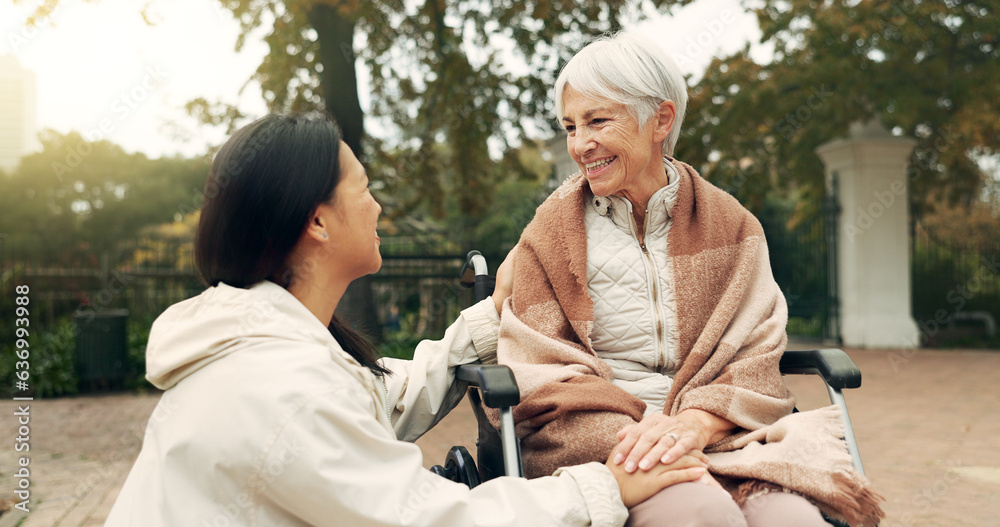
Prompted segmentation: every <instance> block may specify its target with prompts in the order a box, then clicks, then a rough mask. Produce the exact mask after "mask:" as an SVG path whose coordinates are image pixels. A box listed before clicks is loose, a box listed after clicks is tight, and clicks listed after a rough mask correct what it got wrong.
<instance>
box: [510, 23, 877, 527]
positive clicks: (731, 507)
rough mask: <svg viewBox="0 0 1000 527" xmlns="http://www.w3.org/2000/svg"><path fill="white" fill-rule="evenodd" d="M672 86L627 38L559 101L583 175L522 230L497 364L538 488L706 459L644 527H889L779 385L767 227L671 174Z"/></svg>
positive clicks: (640, 517)
mask: <svg viewBox="0 0 1000 527" xmlns="http://www.w3.org/2000/svg"><path fill="white" fill-rule="evenodd" d="M686 102H687V95H686V92H685V84H684V79H683V78H682V76H681V74H680V72H679V71H678V69H677V66H676V65H675V64H674V63H673V61H672V60H670V59H669V58H668V57H667V56H666V55H665V53H664V52H663V51H662V50H661V49H660V48H659V47H658V46H657V45H656V44H655V43H652V42H649V41H648V40H646V39H643V38H641V37H638V36H636V35H632V34H628V33H620V34H618V35H617V36H615V37H612V38H605V39H601V40H598V41H596V42H594V43H591V44H590V45H588V46H587V47H585V48H584V49H583V50H582V51H580V52H579V53H578V54H577V55H576V56H575V57H574V58H573V59H572V60H571V61H570V62H569V63H568V64H567V65H566V67H565V68H564V69H563V71H562V73H561V74H560V76H559V78H558V80H557V81H556V86H555V103H556V104H555V106H556V111H557V112H558V118H559V120H560V122H561V124H562V126H563V127H564V128H565V130H566V133H567V148H568V150H569V154H570V156H572V158H573V160H574V161H575V162H576V163H577V165H578V166H579V167H580V173H578V174H576V175H574V176H571V177H570V178H569V179H567V180H566V182H565V183H563V184H562V186H561V187H559V188H558V189H557V190H556V191H555V192H554V193H553V194H552V195H551V196H550V197H549V198H548V199H547V200H546V201H545V202H544V203H543V204H542V205H541V206H540V207H539V208H538V211H537V212H536V215H535V218H534V219H533V220H532V222H531V223H530V224H529V225H528V227H527V228H526V229H525V231H524V233H523V235H522V237H521V241H520V242H519V244H518V245H519V247H520V249H519V251H518V253H517V255H516V259H515V263H514V266H515V267H514V268H515V274H516V280H515V282H514V289H513V295H512V296H511V297H510V299H509V301H508V302H507V304H506V305H505V308H504V316H503V317H502V319H501V327H500V342H499V348H498V356H499V360H500V362H501V363H506V364H508V365H510V366H511V367H512V368H513V369H514V372H515V375H516V376H517V380H518V383H519V385H520V386H521V389H522V402H521V404H520V405H519V406H518V407H516V408H515V420H516V422H517V430H518V435H519V437H521V438H522V447H523V450H524V456H525V459H524V460H525V466H526V469H527V472H528V475H529V477H538V476H543V475H548V474H551V473H552V472H553V471H554V470H556V468H558V467H560V466H564V465H574V464H578V463H583V462H588V461H599V460H603V459H605V458H607V457H608V456H609V455H610V454H612V453H614V454H615V455H614V456H613V458H612V459H613V461H614V462H616V463H624V468H625V470H626V471H629V472H631V471H635V470H648V469H650V468H651V467H653V466H656V465H657V464H659V463H670V462H672V461H673V460H675V459H677V458H678V457H679V456H681V455H684V454H687V453H692V452H700V451H702V450H704V451H705V452H706V453H709V454H710V455H709V460H710V464H709V471H710V473H711V474H712V476H714V477H712V476H708V475H706V476H705V477H703V478H701V480H699V481H697V482H683V483H678V484H675V485H673V486H670V487H668V488H666V489H664V490H662V491H660V492H659V493H658V494H656V495H655V496H654V497H652V498H651V499H649V500H647V501H646V502H644V503H642V504H639V505H637V506H635V507H633V508H632V509H631V510H630V523H631V524H632V525H662V526H686V525H724V526H727V527H729V526H737V525H750V526H759V525H760V526H762V525H768V526H781V525H789V526H792V525H794V526H797V527H803V526H813V525H815V526H820V525H826V523H825V521H824V520H823V518H822V516H821V514H820V511H822V512H823V513H826V514H827V515H829V516H831V517H834V518H839V519H844V520H847V521H849V522H850V523H853V524H856V525H857V524H864V525H871V524H874V523H876V522H877V520H878V518H880V517H881V515H882V511H881V510H880V508H879V505H878V501H879V500H880V499H881V498H880V496H878V494H876V493H874V492H873V491H872V490H871V489H870V488H869V484H868V481H867V480H866V479H865V478H864V476H862V475H861V474H859V473H857V472H856V471H855V470H854V469H853V467H852V466H851V462H850V458H849V456H848V454H847V453H846V447H844V446H843V442H842V441H841V439H840V438H842V437H843V435H842V434H843V432H842V428H841V424H840V420H839V414H838V412H837V411H836V409H835V408H826V409H820V410H816V411H811V412H802V413H797V414H791V411H792V407H793V404H794V401H793V399H792V397H791V395H790V394H789V393H788V391H787V389H786V388H785V385H784V382H783V381H782V379H781V375H780V373H779V371H778V361H779V358H780V357H781V354H782V352H783V351H784V349H785V344H786V342H787V337H786V335H785V324H786V321H787V308H786V305H785V301H784V298H783V296H782V294H781V291H780V290H779V288H778V286H777V284H776V283H775V282H774V279H773V277H772V275H771V270H770V267H769V264H768V253H767V245H766V243H765V240H764V233H763V231H762V230H761V227H760V224H759V222H758V221H757V220H756V219H755V218H754V217H753V215H751V214H750V213H749V212H748V211H747V210H746V209H744V208H743V207H742V206H741V205H740V204H739V203H738V202H737V201H736V200H735V199H733V198H732V197H731V196H729V195H728V194H726V193H725V192H723V191H721V190H719V189H718V188H716V187H714V186H712V185H711V184H710V183H708V182H707V181H705V180H704V179H702V178H701V177H700V176H699V175H698V173H697V172H696V171H695V170H694V169H693V168H691V167H690V166H688V165H687V164H685V163H683V162H681V161H678V160H676V159H674V158H673V157H672V154H673V150H674V145H675V144H676V142H677V137H678V135H679V133H680V124H681V121H682V120H683V117H684V110H685V106H686Z"/></svg>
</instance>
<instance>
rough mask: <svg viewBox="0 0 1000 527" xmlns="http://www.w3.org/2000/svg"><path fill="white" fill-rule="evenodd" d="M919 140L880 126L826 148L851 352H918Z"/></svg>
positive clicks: (854, 129)
mask: <svg viewBox="0 0 1000 527" xmlns="http://www.w3.org/2000/svg"><path fill="white" fill-rule="evenodd" d="M915 144H916V141H914V140H913V139H909V138H903V137H894V136H892V135H891V134H890V133H889V132H888V131H886V130H885V128H883V127H882V125H881V124H880V123H879V122H878V121H877V120H874V121H870V122H868V123H855V124H853V125H851V127H850V130H849V133H848V137H847V138H846V139H836V140H833V141H830V142H828V143H825V144H823V145H820V147H819V148H817V149H816V153H817V154H818V155H819V157H820V158H821V159H822V160H823V163H824V164H825V165H826V183H827V192H837V196H836V197H837V199H838V201H839V202H840V209H841V213H840V219H839V220H838V225H837V236H838V239H837V250H838V257H837V266H838V269H837V271H838V278H837V286H838V291H837V293H838V297H839V300H840V320H841V339H842V341H843V344H844V345H845V346H848V347H858V348H915V347H917V346H918V345H919V333H918V329H917V324H916V322H915V321H914V320H913V315H912V314H911V305H912V301H911V294H910V243H909V187H908V185H907V178H906V165H907V160H908V159H909V156H910V152H911V151H912V150H913V147H914V145H915Z"/></svg>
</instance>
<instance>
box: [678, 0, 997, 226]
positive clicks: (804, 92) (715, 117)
mask: <svg viewBox="0 0 1000 527" xmlns="http://www.w3.org/2000/svg"><path fill="white" fill-rule="evenodd" d="M754 11H755V12H756V14H757V17H758V20H759V23H760V27H761V30H762V33H763V37H762V41H764V42H766V43H768V44H771V45H773V47H774V51H775V55H774V60H773V61H772V62H771V63H769V64H758V63H756V62H755V61H754V60H753V59H752V58H751V57H750V53H749V49H748V48H747V49H744V50H742V51H740V52H738V53H736V54H734V55H732V56H729V57H726V58H722V59H716V60H715V61H713V62H712V64H711V65H710V66H709V68H708V70H707V71H706V73H705V75H704V77H703V78H702V79H701V80H700V81H699V82H698V83H697V84H696V85H695V86H694V87H693V88H692V89H691V95H692V98H691V101H690V103H689V108H690V109H691V111H690V112H689V117H688V119H687V123H686V126H685V131H684V136H683V137H682V139H681V141H680V142H679V144H678V155H679V157H681V158H682V159H685V160H688V161H689V162H691V163H693V164H694V165H695V166H696V167H699V168H700V169H701V170H702V172H703V173H704V174H707V175H708V176H709V177H710V178H711V179H712V180H713V181H715V182H716V183H717V184H719V185H721V186H723V187H727V188H730V189H731V190H732V191H733V192H734V193H735V194H736V195H737V196H738V197H740V198H741V199H742V200H743V201H744V203H747V204H748V205H749V206H750V207H751V208H752V209H753V208H756V207H758V206H759V205H760V204H761V203H762V202H763V199H764V196H765V195H766V194H767V193H768V192H774V191H777V192H781V193H784V194H786V195H795V196H796V197H797V198H799V199H800V203H801V204H802V205H801V206H803V207H806V208H808V207H816V206H818V205H819V204H820V203H821V199H819V198H820V197H821V196H822V193H823V177H822V174H823V166H822V164H821V163H820V160H819V158H818V157H817V156H816V155H815V154H814V150H815V148H816V147H817V146H819V145H820V144H822V143H824V142H826V141H829V140H831V139H833V138H836V137H840V136H843V135H845V134H846V132H847V130H848V126H849V125H850V124H851V123H852V122H855V121H858V120H868V119H870V118H878V119H881V121H882V122H883V123H884V124H885V125H886V126H887V127H888V128H890V129H892V130H893V131H894V132H896V133H899V134H902V135H907V136H911V137H915V138H917V140H918V141H919V142H918V145H917V147H916V148H915V149H914V152H913V155H912V157H911V160H910V161H911V163H910V164H911V168H910V173H909V176H910V177H909V179H910V184H911V195H912V196H913V197H914V198H913V199H914V207H915V212H916V213H917V214H920V213H922V212H923V211H924V210H928V209H930V208H932V207H933V204H934V203H936V202H942V201H948V202H952V203H956V202H961V203H970V202H972V201H974V200H975V199H977V197H978V195H979V191H980V189H981V188H982V186H983V183H984V179H985V177H984V174H983V172H982V170H981V169H980V168H979V166H978V165H977V164H976V158H977V156H990V155H996V154H998V153H1000V143H998V139H997V137H998V136H1000V120H998V119H997V118H996V116H997V115H1000V84H998V83H997V82H996V79H997V78H1000V50H998V48H997V45H998V43H1000V42H998V39H1000V37H998V35H1000V16H998V14H1000V13H997V6H996V4H995V3H994V2H980V1H971V2H957V1H946V2H926V1H921V0H901V1H899V2H879V1H877V0H828V1H817V0H790V1H784V0H762V1H761V2H760V3H759V4H757V7H755V8H754Z"/></svg>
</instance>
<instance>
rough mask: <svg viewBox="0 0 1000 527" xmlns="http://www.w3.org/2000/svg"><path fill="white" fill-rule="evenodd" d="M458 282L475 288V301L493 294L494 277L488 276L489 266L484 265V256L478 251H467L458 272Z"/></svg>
mask: <svg viewBox="0 0 1000 527" xmlns="http://www.w3.org/2000/svg"><path fill="white" fill-rule="evenodd" d="M459 283H460V284H462V287H475V288H476V302H480V301H482V300H485V299H486V297H488V296H490V295H492V294H493V289H495V288H496V278H494V277H492V276H490V270H489V266H487V265H486V258H484V257H483V255H482V253H480V252H479V251H469V254H468V255H467V256H466V257H465V264H463V265H462V271H461V273H460V274H459Z"/></svg>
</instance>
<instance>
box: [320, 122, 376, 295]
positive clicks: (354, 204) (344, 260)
mask: <svg viewBox="0 0 1000 527" xmlns="http://www.w3.org/2000/svg"><path fill="white" fill-rule="evenodd" d="M381 212H382V207H381V206H380V205H379V204H378V202H377V201H375V198H374V197H373V196H372V194H371V191H370V190H369V189H368V175H367V174H366V173H365V168H364V166H362V165H361V162H360V161H358V158H357V157H355V156H354V152H352V151H351V149H350V147H348V146H347V144H346V143H344V142H343V141H341V142H340V182H339V183H337V187H336V189H335V190H334V202H333V214H332V215H331V222H332V225H331V229H330V230H331V231H332V232H330V236H331V237H332V238H333V240H332V241H333V242H334V243H335V244H336V249H337V254H336V258H337V260H338V262H339V263H341V264H343V265H345V267H347V268H348V269H350V270H351V271H352V274H353V275H354V277H360V276H364V275H367V274H371V273H375V272H378V270H379V269H380V268H381V267H382V255H381V254H380V253H379V245H380V244H381V239H380V238H379V236H378V232H376V229H377V227H378V216H379V214H380V213H381Z"/></svg>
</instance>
